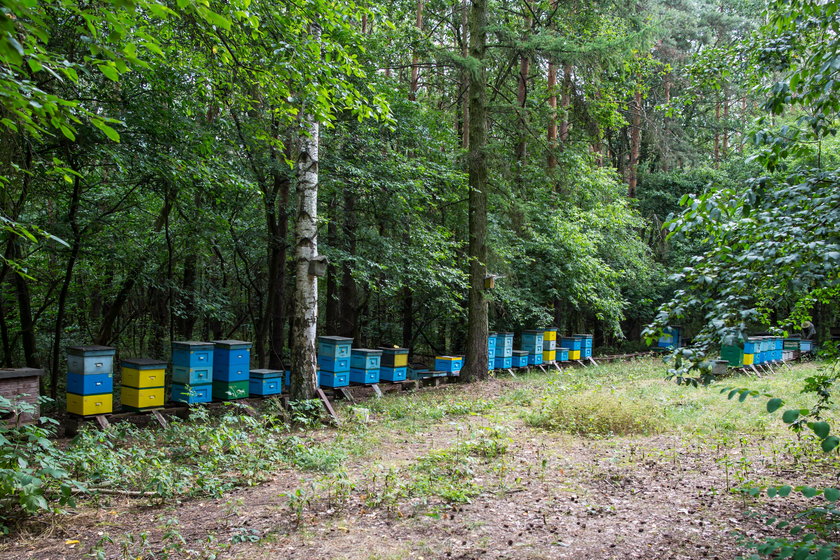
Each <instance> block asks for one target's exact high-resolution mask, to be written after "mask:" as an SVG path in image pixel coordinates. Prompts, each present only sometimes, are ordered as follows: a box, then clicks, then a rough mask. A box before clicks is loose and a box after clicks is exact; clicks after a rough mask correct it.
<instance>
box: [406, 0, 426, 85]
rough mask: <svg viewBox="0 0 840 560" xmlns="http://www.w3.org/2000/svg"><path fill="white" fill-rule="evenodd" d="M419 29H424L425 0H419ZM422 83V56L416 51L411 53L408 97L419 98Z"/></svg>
mask: <svg viewBox="0 0 840 560" xmlns="http://www.w3.org/2000/svg"><path fill="white" fill-rule="evenodd" d="M417 30H418V31H422V30H423V0H417ZM419 85H420V58H419V57H418V56H417V53H416V52H414V53H412V55H411V83H410V84H409V88H408V99H409V100H410V101H416V100H417V88H418V87H419Z"/></svg>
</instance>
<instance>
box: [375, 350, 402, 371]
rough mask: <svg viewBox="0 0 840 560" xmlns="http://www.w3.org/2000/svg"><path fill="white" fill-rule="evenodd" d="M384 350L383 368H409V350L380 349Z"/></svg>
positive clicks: (381, 364) (381, 363)
mask: <svg viewBox="0 0 840 560" xmlns="http://www.w3.org/2000/svg"><path fill="white" fill-rule="evenodd" d="M380 350H382V360H381V362H380V366H381V367H389V368H401V367H407V366H408V348H384V347H383V348H380Z"/></svg>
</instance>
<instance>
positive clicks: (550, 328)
mask: <svg viewBox="0 0 840 560" xmlns="http://www.w3.org/2000/svg"><path fill="white" fill-rule="evenodd" d="M545 330H547V331H556V330H557V327H546V328H545Z"/></svg>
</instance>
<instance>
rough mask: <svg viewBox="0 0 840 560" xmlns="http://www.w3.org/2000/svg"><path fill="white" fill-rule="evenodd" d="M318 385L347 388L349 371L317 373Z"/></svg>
mask: <svg viewBox="0 0 840 560" xmlns="http://www.w3.org/2000/svg"><path fill="white" fill-rule="evenodd" d="M344 359H346V358H344ZM318 385H320V386H321V387H347V386H348V385H350V370H349V369H348V370H347V371H343V372H334V371H319V372H318Z"/></svg>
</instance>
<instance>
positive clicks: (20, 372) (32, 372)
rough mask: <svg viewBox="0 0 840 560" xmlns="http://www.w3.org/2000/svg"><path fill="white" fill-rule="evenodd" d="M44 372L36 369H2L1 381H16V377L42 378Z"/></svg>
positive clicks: (0, 373)
mask: <svg viewBox="0 0 840 560" xmlns="http://www.w3.org/2000/svg"><path fill="white" fill-rule="evenodd" d="M42 375H44V370H42V369H35V368H2V369H0V379H14V378H16V377H40V376H42Z"/></svg>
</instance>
